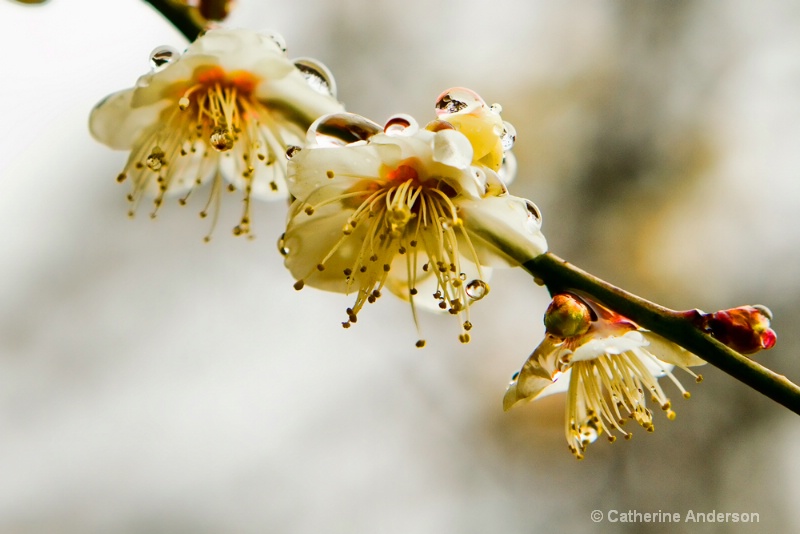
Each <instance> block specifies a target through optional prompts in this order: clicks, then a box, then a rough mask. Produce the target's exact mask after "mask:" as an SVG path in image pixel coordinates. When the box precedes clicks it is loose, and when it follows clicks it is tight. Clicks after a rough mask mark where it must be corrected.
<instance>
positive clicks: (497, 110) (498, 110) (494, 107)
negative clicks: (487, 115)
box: [489, 103, 503, 115]
mask: <svg viewBox="0 0 800 534" xmlns="http://www.w3.org/2000/svg"><path fill="white" fill-rule="evenodd" d="M489 109H491V110H492V111H493V112H494V113H497V114H498V115H500V114H501V113H502V112H503V106H501V105H500V104H497V103H494V104H492V105H491V106H489Z"/></svg>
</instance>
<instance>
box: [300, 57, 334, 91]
mask: <svg viewBox="0 0 800 534" xmlns="http://www.w3.org/2000/svg"><path fill="white" fill-rule="evenodd" d="M294 66H295V67H297V70H299V71H300V74H302V75H303V78H305V79H306V82H307V83H308V85H309V86H310V87H311V88H312V89H314V90H315V91H316V92H318V93H320V94H323V95H325V96H332V97H333V98H336V82H335V81H334V79H333V74H331V71H330V70H328V67H326V66H325V65H323V64H322V63H320V62H319V61H317V60H315V59H311V58H299V59H295V60H294Z"/></svg>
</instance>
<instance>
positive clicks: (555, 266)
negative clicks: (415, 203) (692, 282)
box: [523, 252, 800, 415]
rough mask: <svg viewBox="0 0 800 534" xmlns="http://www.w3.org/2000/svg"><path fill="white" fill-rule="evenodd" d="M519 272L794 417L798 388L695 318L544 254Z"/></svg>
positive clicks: (799, 400)
mask: <svg viewBox="0 0 800 534" xmlns="http://www.w3.org/2000/svg"><path fill="white" fill-rule="evenodd" d="M523 268H525V270H527V271H528V272H529V273H531V274H532V275H533V276H534V278H536V279H537V280H541V281H542V282H543V283H544V284H545V285H546V286H547V288H548V289H549V290H550V292H551V293H555V292H558V291H566V290H574V291H580V292H583V293H585V294H586V295H587V296H590V297H592V298H594V299H596V300H597V301H598V302H600V303H601V304H604V305H605V306H607V307H608V308H610V309H612V310H614V311H615V312H617V313H619V314H621V315H624V316H625V317H628V318H629V319H631V320H633V321H634V322H636V323H637V324H639V325H641V326H642V327H644V328H647V329H648V330H651V331H653V332H655V333H657V334H659V335H661V336H663V337H664V338H666V339H668V340H670V341H672V342H674V343H677V344H678V345H680V346H682V347H684V348H685V349H687V350H688V351H690V352H692V353H694V354H696V355H697V356H699V357H700V358H702V359H704V360H705V361H707V362H708V363H710V364H711V365H713V366H715V367H717V368H719V369H721V370H722V371H725V372H726V373H728V374H729V375H731V376H732V377H734V378H735V379H737V380H739V381H740V382H743V383H744V384H746V385H748V386H750V387H751V388H753V389H755V390H756V391H758V392H760V393H762V394H764V395H766V396H767V397H769V398H770V399H772V400H774V401H775V402H778V403H779V404H782V405H783V406H785V407H786V408H789V409H790V410H792V411H793V412H794V413H796V414H798V415H800V387H798V386H797V385H796V384H794V383H793V382H791V381H790V380H788V379H787V378H786V377H785V376H783V375H779V374H777V373H775V372H773V371H771V370H769V369H767V368H766V367H764V366H763V365H761V364H759V363H757V362H754V361H753V360H751V359H749V358H746V357H744V356H742V355H741V354H739V353H738V352H736V351H735V350H733V349H731V348H729V347H727V346H725V345H723V344H722V343H720V342H719V341H717V340H716V339H714V338H713V337H711V336H710V335H708V334H706V333H705V332H703V331H701V330H700V329H698V328H697V326H696V324H695V320H696V318H697V317H698V315H699V313H698V312H696V311H688V312H686V311H684V312H679V311H675V310H671V309H669V308H665V307H663V306H659V305H658V304H655V303H653V302H650V301H647V300H645V299H643V298H641V297H638V296H636V295H634V294H632V293H628V292H627V291H624V290H622V289H620V288H618V287H615V286H613V285H611V284H609V283H608V282H605V281H603V280H601V279H599V278H597V277H596V276H594V275H592V274H589V273H587V272H586V271H583V270H581V269H579V268H577V267H575V266H574V265H571V264H570V263H568V262H566V261H565V260H562V259H561V258H559V257H558V256H555V255H554V254H551V253H549V252H548V253H545V254H541V255H539V256H537V257H536V258H534V259H532V260H529V261H527V262H525V263H524V264H523Z"/></svg>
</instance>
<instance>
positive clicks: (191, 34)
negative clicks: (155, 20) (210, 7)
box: [144, 0, 205, 43]
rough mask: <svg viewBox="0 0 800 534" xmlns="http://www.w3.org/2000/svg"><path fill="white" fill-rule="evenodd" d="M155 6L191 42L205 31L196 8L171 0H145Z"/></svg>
mask: <svg viewBox="0 0 800 534" xmlns="http://www.w3.org/2000/svg"><path fill="white" fill-rule="evenodd" d="M144 1H145V2H147V3H148V4H150V5H151V6H153V7H154V8H155V9H156V10H157V11H158V12H159V13H161V15H163V16H164V18H165V19H167V20H168V21H170V22H171V23H172V25H173V26H175V28H176V29H177V30H178V31H179V32H181V33H182V34H183V35H184V37H186V39H187V40H188V41H189V42H190V43H191V42H194V41H195V40H196V39H197V38H198V37H199V36H200V34H201V33H202V32H203V30H204V29H205V28H204V25H205V23H204V21H202V20H201V17H199V16H198V14H197V10H196V8H193V7H191V6H189V5H186V4H179V3H178V2H174V1H171V0H144Z"/></svg>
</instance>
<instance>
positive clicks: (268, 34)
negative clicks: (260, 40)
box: [258, 30, 286, 52]
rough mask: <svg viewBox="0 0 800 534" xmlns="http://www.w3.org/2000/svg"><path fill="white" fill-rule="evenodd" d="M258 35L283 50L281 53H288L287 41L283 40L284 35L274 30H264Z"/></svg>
mask: <svg viewBox="0 0 800 534" xmlns="http://www.w3.org/2000/svg"><path fill="white" fill-rule="evenodd" d="M258 33H259V34H260V35H261V36H262V37H264V38H266V39H269V40H270V41H272V42H273V43H275V44H276V45H277V47H278V48H280V49H281V52H286V39H284V38H283V35H281V34H280V33H278V32H276V31H274V30H263V31H260V32H258Z"/></svg>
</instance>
